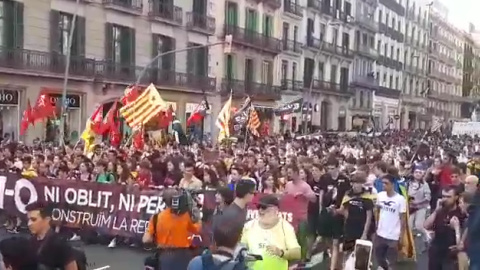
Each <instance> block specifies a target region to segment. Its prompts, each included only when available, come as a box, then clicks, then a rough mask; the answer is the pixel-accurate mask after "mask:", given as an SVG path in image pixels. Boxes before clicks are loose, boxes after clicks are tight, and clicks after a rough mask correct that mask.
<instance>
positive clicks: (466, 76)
mask: <svg viewBox="0 0 480 270" xmlns="http://www.w3.org/2000/svg"><path fill="white" fill-rule="evenodd" d="M464 41H465V43H464V49H463V55H464V57H463V85H462V97H463V98H466V99H468V100H465V101H464V102H463V104H462V109H461V117H462V118H468V119H471V118H472V116H473V115H472V114H473V113H474V112H475V117H474V118H475V119H476V120H477V121H478V119H480V117H479V116H480V110H479V109H478V108H479V101H480V39H479V34H478V32H477V31H476V30H475V27H474V26H473V25H470V29H469V31H468V32H465V33H464Z"/></svg>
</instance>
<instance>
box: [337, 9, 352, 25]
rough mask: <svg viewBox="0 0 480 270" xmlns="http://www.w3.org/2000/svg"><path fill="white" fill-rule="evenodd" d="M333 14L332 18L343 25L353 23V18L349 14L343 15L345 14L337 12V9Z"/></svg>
mask: <svg viewBox="0 0 480 270" xmlns="http://www.w3.org/2000/svg"><path fill="white" fill-rule="evenodd" d="M334 13H335V14H334V15H335V16H334V18H335V19H337V20H340V21H342V22H344V23H352V22H353V17H352V15H350V14H347V13H345V12H343V11H341V10H339V9H337V10H335V12H334Z"/></svg>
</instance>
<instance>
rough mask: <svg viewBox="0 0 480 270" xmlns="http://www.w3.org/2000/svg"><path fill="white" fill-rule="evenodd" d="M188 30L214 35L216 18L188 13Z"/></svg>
mask: <svg viewBox="0 0 480 270" xmlns="http://www.w3.org/2000/svg"><path fill="white" fill-rule="evenodd" d="M187 29H188V30H190V31H195V32H201V33H204V34H207V35H213V34H214V33H215V18H213V17H210V16H207V15H205V14H200V13H195V12H187Z"/></svg>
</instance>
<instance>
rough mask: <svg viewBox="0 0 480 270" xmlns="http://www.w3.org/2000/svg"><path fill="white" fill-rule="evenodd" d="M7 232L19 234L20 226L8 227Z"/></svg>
mask: <svg viewBox="0 0 480 270" xmlns="http://www.w3.org/2000/svg"><path fill="white" fill-rule="evenodd" d="M7 232H8V233H13V234H17V233H18V228H17V227H13V228H11V229H7Z"/></svg>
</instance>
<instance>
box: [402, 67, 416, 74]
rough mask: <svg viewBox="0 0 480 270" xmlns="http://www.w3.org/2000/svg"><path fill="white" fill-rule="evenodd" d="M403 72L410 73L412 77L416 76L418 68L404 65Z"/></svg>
mask: <svg viewBox="0 0 480 270" xmlns="http://www.w3.org/2000/svg"><path fill="white" fill-rule="evenodd" d="M405 71H406V72H408V73H411V74H412V75H416V74H417V73H418V67H415V66H412V65H405Z"/></svg>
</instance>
